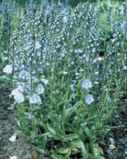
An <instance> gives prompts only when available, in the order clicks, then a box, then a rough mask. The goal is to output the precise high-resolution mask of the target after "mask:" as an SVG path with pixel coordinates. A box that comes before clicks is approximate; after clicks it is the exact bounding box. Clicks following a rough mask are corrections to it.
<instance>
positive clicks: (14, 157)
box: [9, 156, 18, 159]
mask: <svg viewBox="0 0 127 159" xmlns="http://www.w3.org/2000/svg"><path fill="white" fill-rule="evenodd" d="M9 159H18V157H17V156H10V157H9Z"/></svg>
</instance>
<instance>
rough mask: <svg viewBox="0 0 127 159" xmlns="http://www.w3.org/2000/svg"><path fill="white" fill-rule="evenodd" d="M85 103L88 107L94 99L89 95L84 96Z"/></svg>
mask: <svg viewBox="0 0 127 159" xmlns="http://www.w3.org/2000/svg"><path fill="white" fill-rule="evenodd" d="M85 102H86V104H88V105H90V104H92V103H93V102H94V97H93V95H91V94H88V95H86V96H85Z"/></svg>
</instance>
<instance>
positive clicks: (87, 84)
mask: <svg viewBox="0 0 127 159" xmlns="http://www.w3.org/2000/svg"><path fill="white" fill-rule="evenodd" d="M92 87H93V86H92V82H91V81H90V80H89V79H85V80H82V81H81V88H82V89H86V90H89V89H90V88H92Z"/></svg>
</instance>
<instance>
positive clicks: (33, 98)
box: [29, 94, 41, 105]
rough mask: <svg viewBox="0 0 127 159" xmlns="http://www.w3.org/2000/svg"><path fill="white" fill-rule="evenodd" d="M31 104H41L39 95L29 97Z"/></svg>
mask: <svg viewBox="0 0 127 159" xmlns="http://www.w3.org/2000/svg"><path fill="white" fill-rule="evenodd" d="M29 102H30V104H39V105H40V104H41V97H40V96H39V95H38V94H33V95H32V96H30V97H29Z"/></svg>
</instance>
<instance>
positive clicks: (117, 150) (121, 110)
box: [100, 94, 127, 159]
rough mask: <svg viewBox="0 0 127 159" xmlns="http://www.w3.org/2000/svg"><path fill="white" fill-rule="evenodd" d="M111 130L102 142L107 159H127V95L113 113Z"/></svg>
mask: <svg viewBox="0 0 127 159" xmlns="http://www.w3.org/2000/svg"><path fill="white" fill-rule="evenodd" d="M109 126H110V131H109V133H108V134H107V135H106V136H105V138H104V140H103V141H102V142H101V143H100V145H101V146H102V148H103V150H104V154H105V158H106V159H127V95H126V94H125V95H124V96H123V97H122V98H121V99H120V102H119V107H118V110H117V111H116V112H115V113H114V114H113V118H112V122H111V123H110V125H109Z"/></svg>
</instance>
